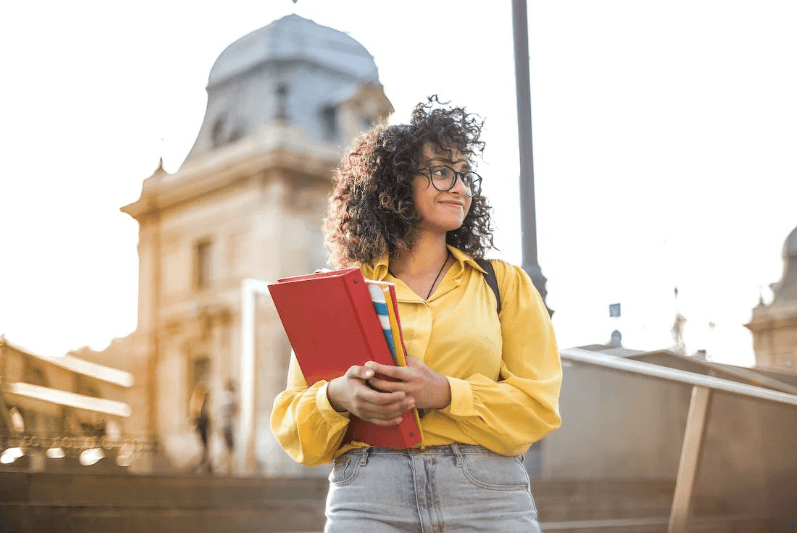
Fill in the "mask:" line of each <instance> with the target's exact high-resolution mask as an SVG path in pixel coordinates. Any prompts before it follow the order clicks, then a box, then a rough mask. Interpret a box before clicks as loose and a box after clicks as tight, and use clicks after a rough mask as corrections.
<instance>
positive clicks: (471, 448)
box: [346, 442, 497, 457]
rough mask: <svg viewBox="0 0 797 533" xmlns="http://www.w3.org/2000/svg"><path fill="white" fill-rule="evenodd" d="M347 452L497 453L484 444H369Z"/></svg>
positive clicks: (449, 454) (407, 453)
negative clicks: (401, 445)
mask: <svg viewBox="0 0 797 533" xmlns="http://www.w3.org/2000/svg"><path fill="white" fill-rule="evenodd" d="M346 454H351V455H366V456H367V455H380V454H386V455H408V456H409V455H442V456H454V457H456V456H459V455H473V454H478V455H497V454H496V453H495V452H492V451H490V450H488V449H487V448H485V447H484V446H478V445H476V444H459V443H456V442H455V443H453V444H446V445H443V446H427V447H425V448H423V449H421V448H409V449H404V450H402V449H394V448H380V447H378V446H367V447H365V448H355V449H353V450H349V451H348V452H346Z"/></svg>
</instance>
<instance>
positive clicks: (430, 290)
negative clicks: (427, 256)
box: [387, 250, 451, 300]
mask: <svg viewBox="0 0 797 533" xmlns="http://www.w3.org/2000/svg"><path fill="white" fill-rule="evenodd" d="M449 257H451V251H450V250H446V260H445V261H443V266H441V267H440V270H439V271H438V272H437V276H435V278H434V281H433V282H432V286H431V287H429V294H427V295H426V299H427V300H428V299H429V297H430V296H431V295H432V290H433V289H434V284H435V283H437V278H439V277H440V274H442V273H443V269H444V268H445V267H446V265H447V264H448V258H449ZM387 273H388V274H390V275H391V276H393V277H394V278H396V279H399V277H398V276H397V275H395V274H394V273H393V272H392V271H391V270H390V269H389V268H388V269H387Z"/></svg>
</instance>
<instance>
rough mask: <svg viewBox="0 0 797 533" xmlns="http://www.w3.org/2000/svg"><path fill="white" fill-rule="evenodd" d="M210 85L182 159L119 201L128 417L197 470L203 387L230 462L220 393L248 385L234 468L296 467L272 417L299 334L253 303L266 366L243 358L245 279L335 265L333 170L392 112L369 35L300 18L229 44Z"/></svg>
mask: <svg viewBox="0 0 797 533" xmlns="http://www.w3.org/2000/svg"><path fill="white" fill-rule="evenodd" d="M207 93H208V103H207V110H206V114H205V118H204V121H203V124H202V126H201V128H200V130H199V133H198V135H197V139H196V142H195V143H194V146H193V148H192V150H191V151H190V153H189V155H188V156H187V158H186V160H185V162H184V163H183V165H182V166H181V168H180V169H179V170H178V171H177V172H175V173H173V174H170V173H168V172H166V171H164V170H163V168H162V166H161V167H159V168H158V169H157V170H156V171H155V173H154V174H153V175H152V176H150V177H149V178H147V179H146V180H144V183H143V186H142V192H141V197H140V198H139V199H138V200H137V201H135V202H133V203H131V204H129V205H127V206H124V207H123V208H122V211H123V212H125V213H127V214H128V215H130V216H131V217H133V218H134V219H136V221H138V223H139V227H140V232H139V244H138V254H139V302H138V309H139V313H138V328H137V331H136V332H135V333H134V334H133V335H132V336H131V337H130V339H131V342H130V349H129V353H130V354H131V356H132V361H131V363H130V365H131V372H132V373H133V374H134V375H135V376H136V383H137V384H139V385H138V388H137V389H136V390H135V396H136V397H137V398H138V401H135V403H134V402H133V400H132V399H131V406H133V408H134V409H133V416H132V419H133V420H132V421H131V425H133V426H134V429H135V430H136V431H138V432H141V433H146V434H150V435H153V436H155V437H156V438H157V440H158V442H160V444H161V448H162V450H163V451H164V454H165V455H166V456H167V457H168V459H169V461H170V463H171V464H172V465H173V466H177V467H182V468H188V467H190V464H191V462H192V461H194V460H196V454H197V452H196V436H195V435H194V430H193V423H192V420H191V419H190V417H189V416H188V411H189V399H190V397H191V395H192V391H193V390H194V389H195V387H196V386H197V384H198V383H200V382H204V383H206V384H207V385H208V386H209V389H210V396H209V397H210V405H211V409H210V413H211V416H210V418H211V439H210V447H211V454H212V456H214V457H215V458H216V462H220V461H219V460H218V459H219V456H220V455H221V454H222V453H223V452H224V449H223V448H224V447H223V445H222V442H223V441H222V437H221V427H222V425H223V420H221V418H222V416H223V414H222V412H221V411H222V410H221V409H220V403H219V400H220V398H221V394H222V391H223V390H224V388H225V385H226V383H227V382H230V381H231V382H232V383H237V384H240V383H241V382H242V380H243V381H244V382H247V380H253V383H254V388H253V390H254V394H253V395H251V396H247V397H244V398H240V399H239V400H240V401H241V402H243V403H247V402H250V403H251V404H252V405H251V408H252V412H253V421H252V422H253V428H252V429H253V431H251V432H249V433H248V434H242V432H241V431H238V432H237V437H238V439H237V440H238V442H236V449H237V452H236V453H239V454H242V453H243V454H245V455H246V457H241V456H239V457H237V460H236V461H235V464H237V465H238V469H240V470H245V471H249V472H258V473H263V474H283V473H290V472H294V471H296V468H297V467H295V466H293V465H292V464H291V463H290V461H289V460H288V459H287V457H286V456H285V455H284V454H283V453H282V452H281V451H279V449H278V447H277V445H276V442H275V441H274V440H273V438H272V436H271V431H270V426H269V416H270V413H271V406H272V404H273V400H274V398H275V396H276V394H277V393H278V392H279V391H280V390H282V388H284V384H285V380H286V374H287V366H288V361H289V355H290V345H289V344H288V342H287V338H286V337H285V335H284V332H283V330H282V326H281V323H280V321H279V319H278V316H277V314H276V311H275V310H274V308H273V305H272V304H271V302H270V301H269V300H268V297H267V296H262V297H260V298H259V299H258V301H257V305H256V308H255V311H254V314H255V316H254V320H255V324H256V328H255V336H256V338H255V357H254V359H255V361H254V364H253V365H251V367H242V365H241V353H242V348H243V346H242V338H241V328H242V324H243V322H244V321H245V320H243V318H245V317H242V311H241V309H242V284H243V281H244V280H246V279H250V278H253V279H256V280H264V281H273V280H276V279H277V278H279V277H284V276H289V275H295V274H300V273H307V272H312V271H313V270H314V269H317V268H321V267H323V266H324V265H325V263H326V260H325V253H324V248H323V242H322V234H321V221H322V218H323V216H324V214H325V211H326V199H327V196H328V195H329V193H330V192H331V177H332V172H333V170H334V168H335V167H336V166H337V164H338V163H339V161H340V158H341V156H342V155H343V154H344V151H345V149H346V148H347V146H348V145H349V144H350V143H351V141H352V139H353V138H354V137H355V136H356V135H357V134H358V133H359V132H361V131H363V130H364V129H367V128H368V127H370V126H371V125H372V124H373V123H375V122H377V121H380V120H384V119H386V117H387V116H388V115H389V113H390V112H391V111H392V107H391V105H390V102H389V101H388V99H387V97H386V96H385V94H384V91H383V89H382V86H381V85H380V83H379V78H378V73H377V69H376V65H375V63H374V60H373V58H372V57H371V55H370V54H369V53H368V52H367V50H366V49H365V48H364V47H363V46H362V45H361V44H359V43H358V42H357V41H355V40H354V39H352V38H351V37H349V36H347V35H345V34H344V33H341V32H339V31H336V30H333V29H331V28H327V27H323V26H320V25H318V24H315V23H314V22H312V21H310V20H306V19H303V18H301V17H299V16H296V15H290V16H287V17H285V18H282V19H280V20H277V21H275V22H273V23H271V24H269V25H268V26H266V27H264V28H261V29H259V30H256V31H254V32H252V33H250V34H249V35H246V36H245V37H243V38H241V39H239V40H238V41H236V42H235V43H233V44H231V45H230V46H229V47H228V48H227V49H226V50H224V51H223V52H222V54H221V55H220V56H219V58H218V59H217V61H216V63H215V64H214V66H213V68H212V69H211V71H210V75H209V79H208V86H207ZM249 372H251V373H252V374H251V375H248V373H249ZM248 382H250V383H251V382H252V381H248ZM238 390H240V389H238ZM244 411H246V410H244ZM239 426H240V425H239ZM241 439H246V441H245V442H243V443H241V442H240V441H241ZM250 439H251V440H250ZM241 444H243V446H242V445H241ZM151 467H152V466H151V465H149V466H147V465H143V466H142V469H147V468H151Z"/></svg>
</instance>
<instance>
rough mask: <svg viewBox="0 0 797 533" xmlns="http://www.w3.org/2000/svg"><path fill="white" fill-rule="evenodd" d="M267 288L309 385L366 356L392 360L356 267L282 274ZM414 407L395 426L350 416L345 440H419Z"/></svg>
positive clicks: (394, 443)
mask: <svg viewBox="0 0 797 533" xmlns="http://www.w3.org/2000/svg"><path fill="white" fill-rule="evenodd" d="M268 290H269V292H270V293H271V298H272V300H273V301H274V305H275V306H276V308H277V313H278V314H279V317H280V320H282V325H283V327H284V328H285V333H286V334H287V335H288V340H290V343H291V346H292V347H293V351H294V353H295V354H296V359H297V361H298V362H299V367H300V368H301V370H302V374H304V379H305V381H307V384H308V385H312V384H313V383H315V382H317V381H320V380H326V381H329V380H331V379H333V378H336V377H338V376H342V375H343V374H345V373H346V370H348V369H349V367H351V366H352V365H363V364H364V363H365V362H366V361H376V362H377V363H381V364H384V365H392V364H394V363H393V356H392V355H391V352H390V347H389V346H388V344H387V341H386V340H385V335H384V332H383V331H382V326H381V325H380V323H379V318H378V317H377V314H376V310H375V309H374V304H373V302H372V301H371V295H370V294H369V292H368V286H367V285H366V283H365V278H363V275H362V272H361V271H360V269H359V268H349V269H345V270H336V271H332V272H323V273H319V274H310V275H307V276H298V277H293V278H284V279H280V280H278V282H277V283H273V284H270V285H269V286H268ZM414 411H415V410H412V411H407V412H405V413H404V414H403V415H402V421H401V423H400V424H399V425H398V426H393V427H383V426H377V425H375V424H371V423H369V422H366V421H364V420H361V419H359V418H357V417H356V416H354V415H351V420H350V422H349V427H348V431H347V433H346V437H345V442H354V441H356V442H365V443H367V444H370V445H371V446H380V447H384V448H411V447H412V446H414V445H415V444H418V443H419V442H421V431H420V428H419V426H418V423H417V421H416V420H417V418H416V414H415V412H414Z"/></svg>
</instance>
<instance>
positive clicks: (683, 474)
mask: <svg viewBox="0 0 797 533" xmlns="http://www.w3.org/2000/svg"><path fill="white" fill-rule="evenodd" d="M559 353H560V355H561V358H562V360H563V361H567V362H570V363H576V364H581V365H589V366H595V367H600V368H606V369H609V370H613V371H617V372H626V373H629V374H636V375H642V376H648V377H652V378H657V379H661V380H664V381H672V382H676V383H683V384H686V385H691V386H692V398H691V400H690V402H689V412H688V414H687V418H686V430H685V432H684V441H683V444H682V446H681V458H680V462H679V464H678V474H677V476H676V479H675V492H674V494H673V501H672V508H671V510H670V519H669V524H668V529H667V531H668V533H687V532H688V531H689V520H690V516H691V512H692V491H693V488H694V485H695V480H696V478H697V470H698V464H699V458H700V452H701V450H702V447H703V437H704V436H705V429H706V423H707V421H708V408H709V403H710V399H711V393H712V391H722V392H728V393H731V394H736V395H739V396H745V397H748V398H756V399H759V400H766V401H770V402H775V403H779V404H784V405H790V406H792V407H797V395H794V394H787V393H785V392H777V391H772V390H768V389H764V388H762V387H757V386H754V385H745V384H743V383H737V382H735V381H729V380H727V379H722V378H716V377H711V376H704V375H702V374H695V373H693V372H687V371H684V370H677V369H674V368H667V367H662V366H659V365H654V364H650V363H643V362H641V361H633V360H629V359H624V358H622V357H618V356H614V355H606V354H602V353H598V352H591V351H588V350H582V349H579V348H567V349H563V350H561V351H560V352H559Z"/></svg>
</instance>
